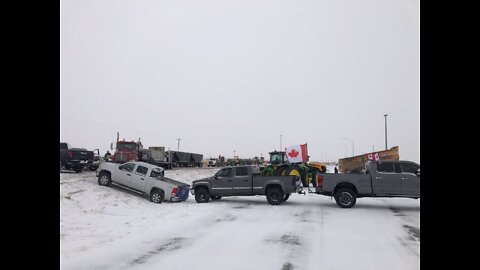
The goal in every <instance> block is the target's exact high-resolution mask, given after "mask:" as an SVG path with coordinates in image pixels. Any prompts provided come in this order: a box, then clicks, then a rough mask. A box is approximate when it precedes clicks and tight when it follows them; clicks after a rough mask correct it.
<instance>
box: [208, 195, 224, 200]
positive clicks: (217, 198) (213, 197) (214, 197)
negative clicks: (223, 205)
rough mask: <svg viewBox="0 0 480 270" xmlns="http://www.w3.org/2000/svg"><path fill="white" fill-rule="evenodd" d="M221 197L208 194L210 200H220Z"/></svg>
mask: <svg viewBox="0 0 480 270" xmlns="http://www.w3.org/2000/svg"><path fill="white" fill-rule="evenodd" d="M221 198H222V196H217V195H210V199H212V201H214V200H220V199H221Z"/></svg>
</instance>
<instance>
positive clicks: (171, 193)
mask: <svg viewBox="0 0 480 270" xmlns="http://www.w3.org/2000/svg"><path fill="white" fill-rule="evenodd" d="M163 175H164V170H163V168H161V167H157V166H154V165H151V164H148V163H145V162H138V161H137V162H127V163H124V164H121V165H120V164H116V163H111V162H102V163H101V164H100V167H99V168H98V170H97V176H98V184H99V185H101V186H109V185H110V184H111V183H115V184H117V185H118V186H121V187H124V188H128V189H129V190H132V191H135V192H138V193H141V194H146V195H149V196H150V200H151V201H152V202H154V203H162V202H163V201H185V200H186V199H187V198H188V194H189V189H190V185H187V184H185V183H182V182H179V181H176V180H173V179H170V178H167V177H164V176H163Z"/></svg>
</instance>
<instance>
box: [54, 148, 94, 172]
mask: <svg viewBox="0 0 480 270" xmlns="http://www.w3.org/2000/svg"><path fill="white" fill-rule="evenodd" d="M92 164H93V152H92V151H88V150H87V149H85V148H72V147H71V146H70V145H69V144H68V143H65V142H61V143H60V171H61V170H62V168H65V169H66V170H74V171H75V172H76V173H79V172H81V171H82V170H83V168H84V167H89V166H92Z"/></svg>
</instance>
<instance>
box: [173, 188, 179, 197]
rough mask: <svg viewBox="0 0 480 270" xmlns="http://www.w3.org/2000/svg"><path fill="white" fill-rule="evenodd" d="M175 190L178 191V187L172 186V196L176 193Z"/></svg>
mask: <svg viewBox="0 0 480 270" xmlns="http://www.w3.org/2000/svg"><path fill="white" fill-rule="evenodd" d="M177 191H178V188H176V187H174V188H173V189H172V196H175V195H177Z"/></svg>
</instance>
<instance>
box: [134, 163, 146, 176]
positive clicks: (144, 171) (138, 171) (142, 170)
mask: <svg viewBox="0 0 480 270" xmlns="http://www.w3.org/2000/svg"><path fill="white" fill-rule="evenodd" d="M136 172H137V173H139V174H143V175H146V174H147V172H148V168H147V167H143V166H140V165H139V166H138V168H137V171H136Z"/></svg>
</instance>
